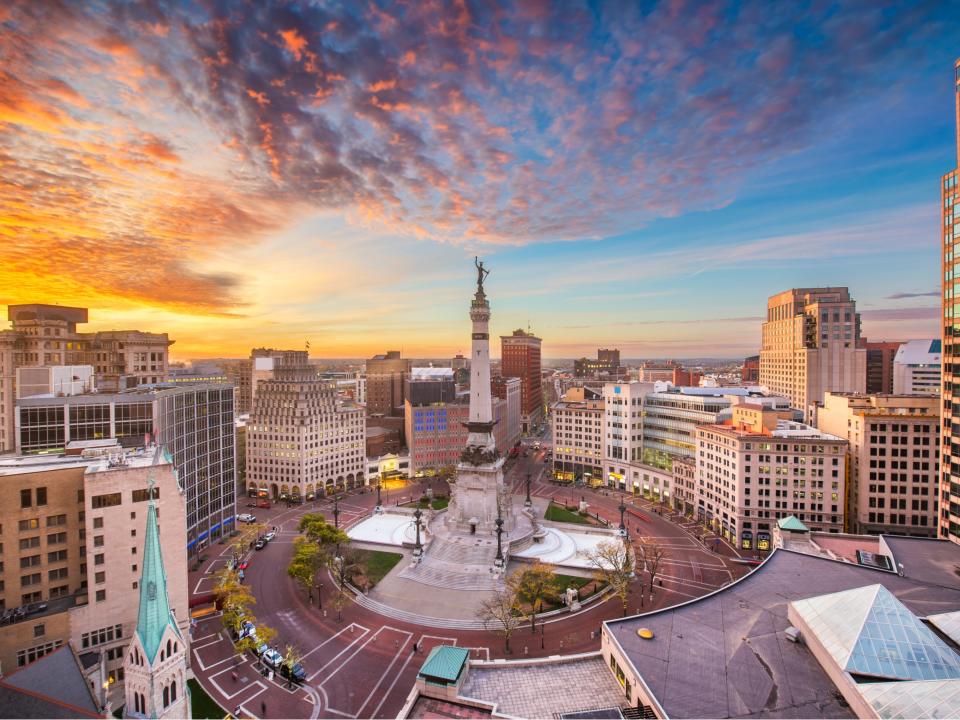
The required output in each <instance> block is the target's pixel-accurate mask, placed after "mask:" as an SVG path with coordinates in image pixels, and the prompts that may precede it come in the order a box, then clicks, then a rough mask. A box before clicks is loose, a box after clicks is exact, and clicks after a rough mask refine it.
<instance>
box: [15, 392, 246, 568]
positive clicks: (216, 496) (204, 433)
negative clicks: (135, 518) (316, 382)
mask: <svg viewBox="0 0 960 720" xmlns="http://www.w3.org/2000/svg"><path fill="white" fill-rule="evenodd" d="M15 418H16V420H15V427H16V437H17V440H16V443H17V452H18V453H23V454H28V455H30V454H33V455H37V454H55V453H63V452H65V451H67V449H68V447H69V446H70V445H71V443H76V442H92V441H103V440H109V439H115V440H117V441H118V442H119V443H120V444H121V445H122V446H124V447H142V446H143V445H145V444H146V443H149V442H155V443H157V444H158V445H161V446H162V447H163V448H165V449H166V450H167V452H169V453H170V455H171V457H172V459H173V464H174V466H175V467H176V468H177V477H178V480H179V482H180V486H181V487H182V488H183V489H184V491H185V493H186V497H187V547H188V548H192V549H193V550H194V551H199V549H200V547H201V546H203V545H204V544H206V543H208V542H210V540H211V539H213V538H217V537H219V536H220V535H221V534H222V533H224V532H228V533H229V532H230V531H231V530H232V529H233V522H234V517H235V516H236V446H235V438H236V427H235V425H236V423H235V416H234V412H233V387H232V386H231V385H225V384H214V385H183V386H175V385H172V384H165V385H156V386H146V385H145V386H141V387H139V388H137V389H135V390H129V391H127V392H122V393H113V394H110V393H93V394H85V395H73V396H67V397H54V398H44V397H34V398H24V399H22V400H19V401H17V407H16V413H15Z"/></svg>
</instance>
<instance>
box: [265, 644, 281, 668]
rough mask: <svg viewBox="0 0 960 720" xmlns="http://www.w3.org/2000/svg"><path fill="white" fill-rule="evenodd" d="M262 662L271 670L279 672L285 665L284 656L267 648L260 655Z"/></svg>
mask: <svg viewBox="0 0 960 720" xmlns="http://www.w3.org/2000/svg"><path fill="white" fill-rule="evenodd" d="M260 660H261V661H262V662H263V664H264V665H266V666H267V667H269V668H272V669H274V670H279V669H280V666H281V665H282V664H283V655H281V654H280V653H278V652H277V651H276V650H274V649H273V648H266V649H265V650H263V651H262V652H261V653H260Z"/></svg>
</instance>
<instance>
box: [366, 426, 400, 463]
mask: <svg viewBox="0 0 960 720" xmlns="http://www.w3.org/2000/svg"><path fill="white" fill-rule="evenodd" d="M399 452H400V431H399V430H394V429H391V428H384V427H373V426H370V427H367V441H366V454H367V457H368V458H371V457H380V456H382V455H391V454H393V455H396V454H397V453H399Z"/></svg>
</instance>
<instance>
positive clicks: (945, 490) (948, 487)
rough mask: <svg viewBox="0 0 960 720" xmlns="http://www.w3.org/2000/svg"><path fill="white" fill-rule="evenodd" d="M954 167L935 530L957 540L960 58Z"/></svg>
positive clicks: (944, 209) (945, 189)
mask: <svg viewBox="0 0 960 720" xmlns="http://www.w3.org/2000/svg"><path fill="white" fill-rule="evenodd" d="M953 73H954V83H955V88H954V102H955V107H956V122H957V127H956V132H957V166H956V167H955V168H954V169H953V170H952V171H950V172H948V173H947V174H946V175H944V176H943V179H942V180H941V184H940V227H941V228H942V233H943V237H942V238H941V242H940V247H941V248H942V253H941V258H942V270H943V271H942V272H941V274H940V278H941V281H942V289H943V390H942V392H941V397H942V398H943V405H942V408H943V409H942V412H941V417H942V421H943V425H942V430H941V433H940V438H941V442H942V443H943V446H942V448H941V451H940V458H941V462H942V464H941V468H942V476H941V479H940V534H941V535H942V536H944V537H948V538H949V539H950V540H952V541H953V542H956V543H960V402H958V400H960V390H957V395H956V397H955V396H954V388H955V387H960V385H958V382H960V302H958V301H957V295H958V293H957V287H958V286H960V187H958V181H960V60H957V62H956V63H955V64H954V68H953Z"/></svg>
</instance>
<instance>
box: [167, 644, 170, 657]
mask: <svg viewBox="0 0 960 720" xmlns="http://www.w3.org/2000/svg"><path fill="white" fill-rule="evenodd" d="M167 657H170V641H169V640H167Z"/></svg>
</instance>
